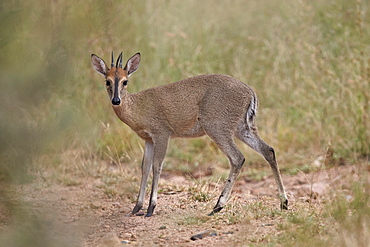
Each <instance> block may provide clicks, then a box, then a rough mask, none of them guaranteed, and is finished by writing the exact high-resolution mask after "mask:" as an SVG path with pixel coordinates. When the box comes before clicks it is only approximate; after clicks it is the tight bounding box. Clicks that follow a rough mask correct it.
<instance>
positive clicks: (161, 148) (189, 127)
mask: <svg viewBox="0 0 370 247" xmlns="http://www.w3.org/2000/svg"><path fill="white" fill-rule="evenodd" d="M91 61H92V64H93V66H94V68H95V70H96V71H98V72H99V73H100V74H102V75H103V76H104V78H105V82H106V87H107V91H108V94H109V97H110V100H111V102H112V107H113V110H114V112H115V113H116V115H117V117H118V118H119V119H121V120H122V121H123V122H124V123H125V124H127V125H128V126H130V127H131V129H132V130H133V131H135V132H136V134H137V135H139V136H140V137H141V138H142V139H143V140H144V141H145V151H144V157H143V161H142V179H141V184H140V191H139V196H138V199H137V203H136V205H135V207H134V209H133V210H132V214H133V215H134V214H136V213H137V212H139V210H140V209H141V208H142V207H143V202H144V198H145V189H146V185H147V182H148V177H149V173H150V170H151V169H153V182H152V191H151V195H150V202H149V207H148V210H147V213H146V215H145V216H146V217H149V216H152V214H153V212H154V208H155V206H156V204H157V194H158V180H159V176H160V173H161V170H162V166H163V159H164V157H165V154H166V150H167V146H168V142H169V139H170V138H175V137H200V136H203V135H208V136H209V137H210V138H212V140H213V141H214V142H215V143H216V144H217V146H218V147H219V148H220V149H221V150H222V151H223V152H224V153H225V155H226V156H227V158H228V160H229V162H230V166H231V168H230V174H229V177H228V179H227V180H226V184H225V187H224V189H223V191H222V193H221V195H220V197H219V199H218V201H217V203H216V205H215V207H214V208H213V210H212V212H211V213H210V214H214V213H216V212H219V211H220V210H221V209H222V208H223V206H224V205H225V203H226V201H227V199H228V198H229V196H230V193H231V190H232V187H233V184H234V182H235V179H236V178H237V176H238V174H239V173H240V170H241V168H242V166H243V163H244V161H245V159H244V156H243V154H242V153H241V152H240V151H239V149H238V148H237V146H236V145H235V142H234V138H235V137H236V138H238V139H239V140H241V141H242V142H244V143H245V144H247V145H248V146H250V147H251V148H252V149H254V150H255V151H257V152H258V153H260V154H261V155H262V156H263V157H264V158H265V159H266V161H267V162H268V163H269V164H270V166H271V168H272V171H273V174H274V176H275V180H276V183H277V187H278V190H279V198H280V201H281V208H282V209H287V208H288V199H287V196H286V193H285V190H284V186H283V182H282V180H281V176H280V172H279V168H278V164H277V162H276V157H275V152H274V149H273V148H272V147H270V146H269V145H267V144H266V143H265V142H264V141H263V140H262V139H261V138H260V137H259V135H258V133H257V128H256V124H255V118H256V114H257V105H258V101H257V97H256V94H255V92H254V91H253V89H252V88H251V87H249V86H248V85H246V84H245V83H243V82H241V81H239V80H237V79H235V78H233V77H230V76H227V75H219V74H210V75H199V76H194V77H190V78H187V79H184V80H181V81H178V82H174V83H171V84H168V85H163V86H159V87H154V88H150V89H147V90H144V91H141V92H138V93H134V94H131V93H129V92H128V91H127V85H128V78H129V77H130V76H131V75H132V73H134V72H135V71H136V70H137V69H138V67H139V64H140V53H136V54H135V55H134V56H132V57H131V58H130V59H129V60H128V61H127V63H126V65H125V66H124V67H123V68H122V53H121V54H120V55H119V57H118V59H117V61H116V64H114V60H113V53H112V63H111V68H109V67H108V66H107V65H106V63H105V62H104V60H103V59H101V58H100V57H98V56H96V55H94V54H92V55H91Z"/></svg>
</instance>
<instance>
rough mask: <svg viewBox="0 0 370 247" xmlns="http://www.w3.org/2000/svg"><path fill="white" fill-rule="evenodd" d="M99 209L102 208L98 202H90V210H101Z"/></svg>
mask: <svg viewBox="0 0 370 247" xmlns="http://www.w3.org/2000/svg"><path fill="white" fill-rule="evenodd" d="M101 207H102V204H101V203H100V202H92V203H91V204H90V208H91V209H98V208H101Z"/></svg>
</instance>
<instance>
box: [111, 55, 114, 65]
mask: <svg viewBox="0 0 370 247" xmlns="http://www.w3.org/2000/svg"><path fill="white" fill-rule="evenodd" d="M111 67H112V68H113V67H114V57H113V51H112V63H111Z"/></svg>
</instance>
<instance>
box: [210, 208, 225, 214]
mask: <svg viewBox="0 0 370 247" xmlns="http://www.w3.org/2000/svg"><path fill="white" fill-rule="evenodd" d="M221 209H223V207H217V208H216V207H215V208H214V209H213V210H212V212H210V213H209V214H208V216H213V215H214V214H215V213H218V212H220V211H221Z"/></svg>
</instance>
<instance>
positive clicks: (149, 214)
mask: <svg viewBox="0 0 370 247" xmlns="http://www.w3.org/2000/svg"><path fill="white" fill-rule="evenodd" d="M152 215H153V213H147V214H146V215H145V216H144V217H151V216H152Z"/></svg>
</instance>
